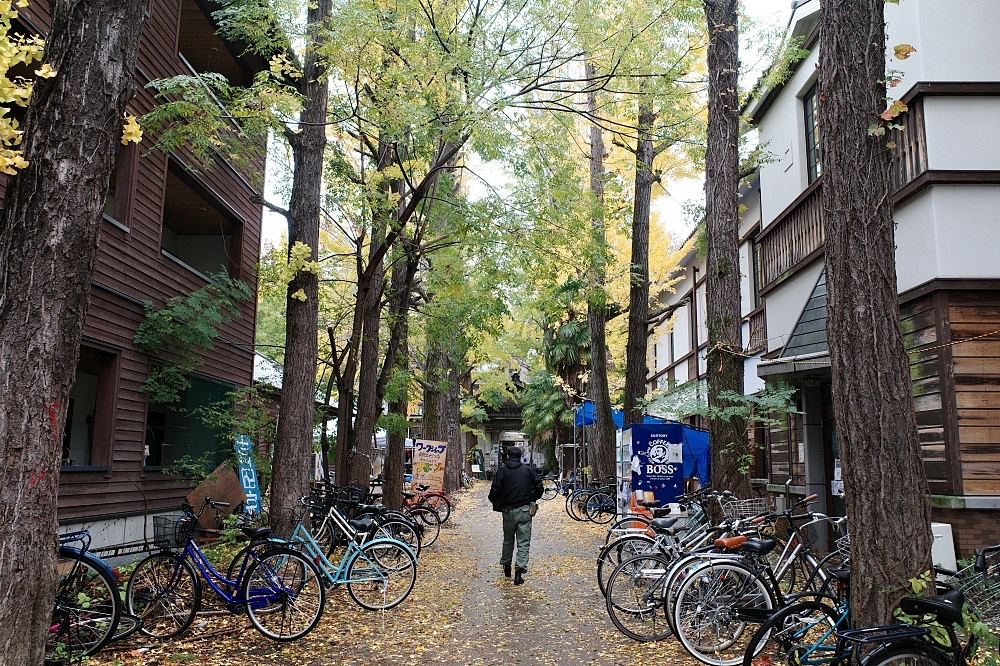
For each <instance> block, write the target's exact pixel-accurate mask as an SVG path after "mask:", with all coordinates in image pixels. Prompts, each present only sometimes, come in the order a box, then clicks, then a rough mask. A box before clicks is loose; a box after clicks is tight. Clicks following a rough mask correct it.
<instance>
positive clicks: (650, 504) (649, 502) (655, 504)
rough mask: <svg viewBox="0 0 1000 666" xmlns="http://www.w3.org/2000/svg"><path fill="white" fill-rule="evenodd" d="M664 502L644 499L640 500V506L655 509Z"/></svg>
mask: <svg viewBox="0 0 1000 666" xmlns="http://www.w3.org/2000/svg"><path fill="white" fill-rule="evenodd" d="M661 504H663V502H661V501H660V500H643V501H641V502H639V506H644V507H646V508H647V509H655V508H656V507H658V506H660V505H661Z"/></svg>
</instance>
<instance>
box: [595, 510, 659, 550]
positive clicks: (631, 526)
mask: <svg viewBox="0 0 1000 666" xmlns="http://www.w3.org/2000/svg"><path fill="white" fill-rule="evenodd" d="M649 525H650V521H649V518H646V517H645V516H625V517H624V518H620V519H619V520H618V521H616V522H615V524H613V525H612V526H611V527H609V528H608V533H607V535H606V536H605V537H604V543H605V545H607V544H609V543H611V542H612V541H614V540H615V539H620V538H622V537H623V536H632V535H634V534H637V533H638V534H645V535H646V536H648V537H649V538H653V530H651V529H650V528H649Z"/></svg>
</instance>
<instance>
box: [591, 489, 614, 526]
mask: <svg viewBox="0 0 1000 666" xmlns="http://www.w3.org/2000/svg"><path fill="white" fill-rule="evenodd" d="M585 511H586V514H587V520H589V521H590V522H592V523H597V524H598V525H605V524H607V523H610V522H611V521H612V520H614V519H615V516H616V515H618V507H617V506H616V503H615V498H614V497H612V496H611V495H609V494H608V493H606V492H603V491H598V492H596V493H592V494H591V495H590V497H588V498H587V505H586V508H585Z"/></svg>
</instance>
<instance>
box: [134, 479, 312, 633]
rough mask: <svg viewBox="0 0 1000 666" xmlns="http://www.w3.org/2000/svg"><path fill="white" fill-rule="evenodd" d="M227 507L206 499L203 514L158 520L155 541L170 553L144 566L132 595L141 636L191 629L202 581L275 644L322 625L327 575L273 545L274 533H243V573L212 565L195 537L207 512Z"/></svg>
mask: <svg viewBox="0 0 1000 666" xmlns="http://www.w3.org/2000/svg"><path fill="white" fill-rule="evenodd" d="M227 506H229V503H228V502H213V501H212V499H211V498H209V497H207V498H205V503H204V504H203V505H202V507H201V510H200V511H199V512H198V513H194V512H193V510H192V507H191V505H189V504H184V505H183V506H182V511H183V513H182V515H181V517H180V518H179V519H176V518H172V517H163V516H155V517H154V519H153V542H154V545H156V546H158V547H160V548H163V549H165V550H163V551H161V552H159V553H156V554H155V555H150V556H149V557H147V558H146V559H144V560H142V561H141V562H139V564H138V565H137V566H136V568H135V571H133V572H132V576H131V577H130V578H129V581H128V587H127V588H126V591H125V598H126V603H127V605H128V610H129V612H130V613H132V614H133V615H135V616H137V617H139V618H140V619H141V620H142V628H141V630H140V631H142V633H144V634H146V635H147V636H152V637H154V638H171V637H174V636H177V635H179V634H181V633H183V632H184V631H185V630H186V629H187V628H188V627H190V626H191V623H192V622H193V621H194V616H195V614H196V613H197V612H198V610H199V609H200V607H201V595H202V587H201V582H200V580H199V576H200V579H202V580H204V581H205V583H207V584H208V586H209V588H210V589H211V590H212V591H213V592H215V594H216V596H217V597H218V598H219V599H220V600H221V601H222V602H223V603H224V604H225V606H226V608H227V609H228V610H229V612H231V613H235V614H242V613H246V614H247V616H248V617H249V619H250V623H251V624H252V625H253V626H254V628H255V629H257V631H259V632H260V633H261V634H263V635H264V636H267V637H268V638H270V639H272V640H276V641H290V640H295V639H297V638H301V637H302V636H305V635H306V634H308V633H309V632H310V631H312V629H313V627H315V626H316V624H317V623H318V622H319V619H320V617H321V616H322V614H323V606H324V604H325V603H326V592H325V590H324V589H323V584H322V581H321V578H320V575H321V574H320V571H319V570H318V569H317V568H316V565H314V564H313V563H312V562H311V561H310V560H309V559H307V558H306V557H305V556H304V555H302V553H300V552H298V551H296V550H294V549H292V548H289V547H288V546H287V545H283V544H280V543H276V542H273V541H271V540H269V537H270V535H271V530H270V529H268V528H266V527H245V528H242V531H243V533H244V534H246V536H247V537H248V538H249V539H250V542H251V544H250V546H249V547H247V548H245V549H244V550H243V551H242V552H241V553H240V555H238V556H237V559H238V560H239V563H238V566H237V565H236V560H234V562H233V564H232V565H230V568H229V571H230V574H229V576H223V575H222V574H221V573H219V572H218V571H217V570H216V569H215V567H213V566H212V564H211V563H210V562H209V561H208V558H207V557H206V556H205V553H203V552H202V550H201V549H200V548H199V547H198V544H197V543H195V541H194V539H193V538H192V535H193V533H194V530H195V528H196V527H197V524H198V518H199V517H200V516H201V514H202V512H204V510H205V508H206V507H212V508H221V507H227ZM170 549H177V550H178V551H179V552H174V551H173V550H170ZM196 571H197V573H196Z"/></svg>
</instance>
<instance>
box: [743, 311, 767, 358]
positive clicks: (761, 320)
mask: <svg viewBox="0 0 1000 666" xmlns="http://www.w3.org/2000/svg"><path fill="white" fill-rule="evenodd" d="M766 347H767V319H766V318H765V316H764V308H763V306H761V307H759V308H757V309H756V310H754V311H753V312H751V313H750V340H749V342H748V343H747V353H748V354H756V353H757V352H760V351H763V350H764V349H765V348H766Z"/></svg>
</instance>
